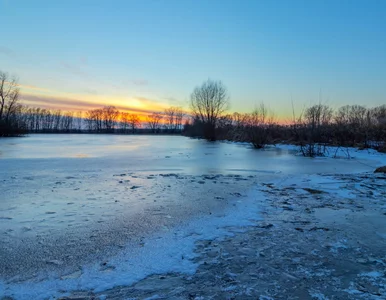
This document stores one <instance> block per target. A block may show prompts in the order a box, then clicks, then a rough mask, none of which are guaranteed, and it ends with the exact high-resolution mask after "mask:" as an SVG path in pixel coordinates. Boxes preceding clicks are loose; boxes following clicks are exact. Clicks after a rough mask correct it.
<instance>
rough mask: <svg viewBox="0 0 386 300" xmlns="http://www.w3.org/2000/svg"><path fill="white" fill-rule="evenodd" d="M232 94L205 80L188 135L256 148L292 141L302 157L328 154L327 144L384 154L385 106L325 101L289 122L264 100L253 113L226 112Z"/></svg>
mask: <svg viewBox="0 0 386 300" xmlns="http://www.w3.org/2000/svg"><path fill="white" fill-rule="evenodd" d="M228 106H229V97H228V93H227V90H226V88H225V86H224V85H223V84H222V83H221V81H212V80H207V81H205V82H204V83H203V84H202V85H201V86H198V87H196V88H195V89H194V90H193V93H192V94H191V99H190V107H191V111H192V116H193V117H192V120H191V121H190V122H188V123H187V124H186V125H185V128H184V132H183V133H184V134H185V135H187V136H191V137H201V138H206V139H208V140H211V141H213V140H231V141H240V142H248V143H251V144H252V145H253V146H254V147H255V148H264V147H265V146H266V145H269V144H276V143H291V144H296V145H298V146H299V148H300V151H301V152H302V153H303V155H304V156H310V157H314V156H319V155H324V154H325V152H326V149H327V146H337V148H336V149H339V148H340V147H361V148H374V149H377V150H379V151H385V152H386V105H381V106H378V107H374V108H366V107H363V106H360V105H346V106H343V107H341V108H339V109H338V110H336V111H334V110H333V109H332V108H331V107H329V106H327V105H323V104H321V103H319V104H317V105H313V106H311V107H308V108H306V109H305V110H304V111H303V112H302V113H300V115H298V116H296V115H295V113H293V116H292V120H291V122H289V123H290V124H289V125H281V124H278V123H277V122H275V118H274V114H273V113H272V112H271V111H270V110H269V109H268V108H267V107H266V106H265V105H264V104H261V105H260V106H259V107H257V108H256V109H255V110H254V111H252V112H251V113H245V114H240V113H234V114H231V115H230V114H225V113H224V112H225V111H226V109H227V108H228Z"/></svg>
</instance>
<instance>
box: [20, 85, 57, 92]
mask: <svg viewBox="0 0 386 300" xmlns="http://www.w3.org/2000/svg"><path fill="white" fill-rule="evenodd" d="M17 86H18V87H19V88H21V89H22V90H34V91H41V92H49V91H50V90H49V89H46V88H42V87H38V86H35V85H28V84H17Z"/></svg>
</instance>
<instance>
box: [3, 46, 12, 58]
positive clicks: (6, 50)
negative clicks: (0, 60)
mask: <svg viewBox="0 0 386 300" xmlns="http://www.w3.org/2000/svg"><path fill="white" fill-rule="evenodd" d="M0 54H2V55H5V56H8V57H12V56H14V55H15V52H14V51H13V50H12V49H10V48H8V47H5V46H1V45H0Z"/></svg>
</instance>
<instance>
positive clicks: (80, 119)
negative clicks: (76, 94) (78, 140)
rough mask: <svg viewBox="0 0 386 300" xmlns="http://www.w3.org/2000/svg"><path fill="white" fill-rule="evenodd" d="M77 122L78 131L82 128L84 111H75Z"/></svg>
mask: <svg viewBox="0 0 386 300" xmlns="http://www.w3.org/2000/svg"><path fill="white" fill-rule="evenodd" d="M74 120H75V123H76V125H75V126H76V129H77V130H78V131H81V130H82V123H83V112H82V111H77V112H76V113H75V119H74Z"/></svg>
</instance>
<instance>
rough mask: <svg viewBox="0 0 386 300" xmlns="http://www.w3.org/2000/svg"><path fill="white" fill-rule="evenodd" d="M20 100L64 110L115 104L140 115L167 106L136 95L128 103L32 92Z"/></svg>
mask: <svg viewBox="0 0 386 300" xmlns="http://www.w3.org/2000/svg"><path fill="white" fill-rule="evenodd" d="M20 100H21V101H22V103H23V104H25V105H29V106H38V107H43V108H49V109H62V110H89V109H94V108H100V107H103V106H105V105H114V106H115V107H116V108H117V109H119V110H121V111H127V112H132V113H137V114H140V115H146V114H150V113H152V112H154V111H163V110H164V109H165V108H166V106H165V105H162V104H159V103H156V102H155V101H152V100H150V99H147V98H145V97H135V98H133V99H132V101H130V100H128V101H127V103H128V105H122V104H119V103H114V102H113V101H103V100H84V99H79V98H70V97H59V96H42V95H32V94H22V95H21V97H20ZM130 102H132V103H131V104H132V105H130Z"/></svg>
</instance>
